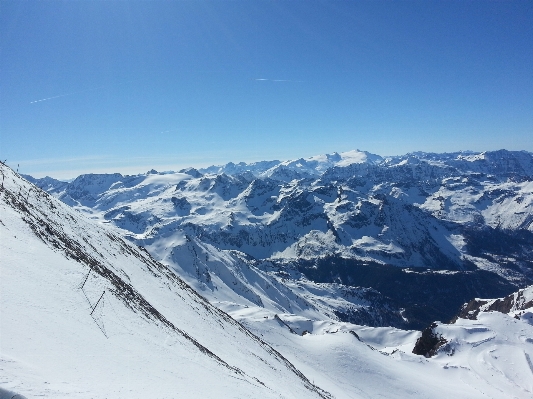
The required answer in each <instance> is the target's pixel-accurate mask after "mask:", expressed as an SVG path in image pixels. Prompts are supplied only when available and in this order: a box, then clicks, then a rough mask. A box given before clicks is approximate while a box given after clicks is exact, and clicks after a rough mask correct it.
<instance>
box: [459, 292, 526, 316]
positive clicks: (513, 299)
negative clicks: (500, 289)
mask: <svg viewBox="0 0 533 399" xmlns="http://www.w3.org/2000/svg"><path fill="white" fill-rule="evenodd" d="M526 290H527V288H526ZM524 292H525V290H520V291H518V292H514V293H512V294H510V295H507V296H506V297H504V298H499V299H477V298H476V299H472V300H471V301H470V302H468V303H465V304H464V305H463V307H462V308H461V310H460V311H459V314H458V315H457V316H455V317H454V318H453V320H452V322H455V321H456V320H457V319H458V318H461V319H469V320H477V317H478V315H479V313H481V312H500V313H509V312H511V311H520V310H526V309H530V308H533V299H529V300H528V298H526V296H525V295H524Z"/></svg>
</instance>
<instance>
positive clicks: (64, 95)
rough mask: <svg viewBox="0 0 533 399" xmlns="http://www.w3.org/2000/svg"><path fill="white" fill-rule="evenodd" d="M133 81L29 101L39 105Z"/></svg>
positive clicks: (128, 81)
mask: <svg viewBox="0 0 533 399" xmlns="http://www.w3.org/2000/svg"><path fill="white" fill-rule="evenodd" d="M133 81H134V80H126V81H124V82H121V83H117V84H113V85H103V86H97V87H91V88H89V89H84V90H77V91H73V92H71V93H65V94H60V95H58V96H52V97H46V98H41V99H40V100H34V101H30V104H35V103H40V102H43V101H48V100H54V99H56V98H61V97H67V96H73V95H75V94H80V93H86V92H88V91H94V90H101V89H105V88H108V87H114V86H118V85H122V84H126V83H130V82H133Z"/></svg>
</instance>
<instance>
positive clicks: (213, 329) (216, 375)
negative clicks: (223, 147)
mask: <svg viewBox="0 0 533 399" xmlns="http://www.w3.org/2000/svg"><path fill="white" fill-rule="evenodd" d="M0 168H1V171H2V176H3V180H2V185H1V187H0V208H1V213H0V215H1V216H0V221H1V223H0V231H1V237H2V240H1V241H0V251H1V253H2V257H1V258H0V267H1V275H2V279H1V281H0V284H1V293H2V295H1V309H2V311H1V312H2V313H1V315H2V324H1V325H0V333H1V336H2V340H1V344H0V359H1V365H2V367H1V368H0V384H1V386H0V397H1V398H4V397H9V398H13V397H14V395H16V394H19V395H18V396H16V397H21V396H20V394H22V395H24V396H26V397H28V398H30V397H34V396H46V397H54V398H62V397H64V398H66V397H68V398H92V397H113V398H134V399H135V398H144V397H156V398H180V397H183V398H191V397H192V398H194V397H202V398H216V397H229V398H250V397H267V398H268V397H276V398H279V397H282V398H310V397H335V398H371V397H372V398H373V397H383V398H405V397H411V398H428V397H433V398H436V399H440V398H449V397H452V396H453V397H455V398H465V399H466V398H469V399H471V398H474V399H476V398H487V397H488V398H503V399H505V398H529V397H531V395H532V393H533V385H532V383H531V381H532V379H531V374H532V373H533V366H532V365H531V358H532V356H533V349H532V348H533V347H532V346H531V342H530V341H531V338H529V337H532V336H533V324H532V323H531V317H530V313H529V312H524V310H527V309H529V307H528V306H529V305H527V304H529V303H530V301H531V299H532V298H531V292H530V291H531V288H528V289H527V290H523V291H520V292H518V293H516V294H513V295H512V298H513V302H512V305H511V308H510V309H511V311H512V312H515V313H516V312H522V313H520V314H519V318H515V317H514V316H513V314H503V313H500V312H488V310H489V309H485V310H487V311H483V312H482V314H480V315H479V317H478V319H477V320H465V319H460V320H458V321H457V322H456V323H455V324H454V325H443V324H442V323H438V324H437V323H436V327H435V331H434V334H437V335H438V336H439V337H441V336H442V337H445V339H446V345H448V346H446V345H444V346H443V347H442V349H441V350H440V351H438V353H437V355H436V356H433V357H431V358H426V357H424V356H419V355H415V354H412V353H411V352H412V348H413V346H414V345H415V342H416V341H417V340H418V339H419V338H420V337H421V333H419V332H417V331H406V330H399V329H396V328H392V327H368V326H364V325H355V324H352V323H348V322H341V321H339V320H338V318H336V317H335V315H334V314H332V315H331V316H332V317H331V318H327V317H326V316H325V315H324V312H326V311H327V309H330V310H331V309H333V307H334V304H335V302H336V301H339V302H342V299H343V298H344V300H345V302H344V305H346V304H347V303H355V302H359V304H361V303H363V302H364V300H366V301H369V302H371V303H373V304H374V305H376V304H377V303H378V301H383V300H384V298H383V297H381V296H380V295H379V293H377V292H376V291H373V290H363V289H350V288H349V287H346V286H343V285H340V284H325V283H324V284H321V283H314V282H312V281H310V280H308V279H306V278H305V276H304V275H301V274H298V270H297V268H293V269H290V268H289V269H287V268H283V269H280V270H277V269H276V265H275V264H274V263H272V262H269V261H267V260H263V261H261V260H254V259H251V258H250V257H247V256H246V255H244V254H243V253H242V252H238V251H230V250H224V251H221V250H218V249H214V247H212V245H211V244H206V243H203V242H202V241H200V240H199V239H196V238H191V237H187V236H184V237H183V239H184V242H183V243H177V242H171V241H164V240H154V242H153V243H152V245H153V248H152V251H153V252H154V253H162V252H159V251H162V250H163V248H165V246H166V245H168V246H169V247H172V250H174V254H173V255H174V256H176V259H177V260H176V263H173V265H174V266H176V265H180V267H181V268H182V269H181V270H178V269H176V271H178V272H180V273H183V274H184V275H185V276H189V278H190V279H191V281H195V282H196V283H197V287H199V288H202V287H203V291H202V292H206V293H211V294H210V295H213V294H212V292H213V291H214V292H217V291H221V292H222V295H226V296H228V298H227V299H228V300H226V301H219V302H218V303H216V305H217V307H218V308H223V309H225V310H226V311H227V313H224V312H222V311H220V310H219V309H217V308H216V307H213V306H211V305H210V304H209V303H208V302H207V301H206V300H205V299H204V298H202V297H201V296H199V295H198V294H197V293H196V292H195V291H194V290H192V289H191V288H190V287H189V286H188V285H187V284H186V283H184V282H183V280H181V279H180V278H179V277H178V276H177V275H176V274H175V273H174V272H173V271H172V270H171V269H170V268H168V267H167V266H165V265H163V264H162V263H159V262H157V261H156V260H154V259H153V257H152V256H151V255H150V254H149V253H148V252H146V251H145V250H143V249H142V248H138V247H136V246H135V245H132V244H131V243H128V242H127V241H125V240H123V239H122V238H121V237H120V236H119V235H117V232H120V231H121V230H119V229H117V228H116V227H114V225H113V224H111V223H101V220H99V219H96V220H92V221H91V220H89V219H87V217H86V216H85V215H83V214H81V213H80V212H79V211H77V210H74V209H72V208H70V207H68V206H66V205H65V204H62V203H61V202H59V201H58V200H56V199H55V198H53V197H52V196H50V195H48V194H46V193H45V192H44V191H41V190H40V189H38V188H37V187H35V186H33V185H32V184H30V183H28V182H27V181H24V180H23V179H21V178H20V177H19V176H18V175H17V174H15V173H14V172H13V171H12V170H10V169H9V168H6V167H4V166H3V165H2V166H0ZM142 180H143V179H141V181H142ZM100 181H101V182H103V184H104V185H106V184H108V182H106V181H105V179H101V180H100ZM112 184H115V183H112ZM87 191H88V192H90V191H89V190H87ZM93 193H94V191H93ZM80 209H82V208H80ZM168 237H170V238H172V239H175V236H173V235H169V236H168ZM155 243H157V245H159V246H160V247H158V246H156V244H155ZM175 244H176V245H175ZM178 244H179V245H178ZM178 252H179V253H178ZM204 256H206V257H207V259H205V258H204ZM211 257H213V258H212V259H211ZM200 260H205V263H203V265H202V264H200ZM239 262H241V263H239ZM203 266H205V267H206V268H205V269H202V267H203ZM397 270H402V269H399V268H397ZM198 272H199V273H198ZM191 273H198V274H197V276H196V277H195V278H192V277H191ZM226 273H227V275H226ZM404 274H406V275H408V274H411V272H409V273H404ZM208 276H210V277H208ZM235 276H239V277H240V279H241V280H239V281H240V282H241V283H242V286H241V290H240V291H239V290H236V291H232V290H229V289H228V288H227V286H228V285H233V283H235V284H236V285H239V284H241V283H240V282H239V281H237V280H233V281H232V282H231V279H233V278H234V277H235ZM225 278H229V279H230V280H224V279H225ZM217 279H218V280H217ZM262 279H263V280H262ZM223 281H226V283H227V284H222V282H223ZM200 282H202V283H200ZM276 282H277V283H276ZM266 283H268V284H271V283H272V285H270V286H267V285H266ZM210 284H212V286H213V287H214V286H215V285H216V284H219V285H217V288H212V290H213V291H211V288H210V287H211V286H210ZM250 287H260V288H261V289H259V288H258V291H252V292H248V295H249V297H248V299H247V300H248V303H245V302H244V301H243V298H244V294H245V292H246V291H245V289H246V288H250ZM262 290H264V292H272V293H269V294H268V295H267V294H262V295H260V296H259V298H257V297H254V295H253V294H254V293H256V292H262ZM238 293H240V294H238ZM291 293H292V295H294V296H292V297H291ZM341 293H342V295H341ZM297 294H298V295H297ZM283 295H284V296H283ZM276 298H278V302H279V303H283V298H285V299H286V300H287V301H288V303H287V305H286V306H289V305H290V304H292V305H291V306H292V307H295V304H299V306H300V308H299V309H296V308H295V309H294V310H295V312H294V313H291V312H287V311H285V310H284V309H280V308H278V307H276V306H279V305H278V302H276V301H275V299H276ZM298 298H303V299H306V300H307V301H308V302H307V304H306V303H305V302H303V301H299V299H298ZM320 298H322V299H321V300H320ZM365 298H366V299H365ZM258 299H261V300H262V301H263V300H264V303H263V304H259V305H258V304H255V305H254V304H253V300H256V301H257V300H258ZM266 299H270V300H271V302H268V303H267V301H266ZM235 300H238V301H240V302H235ZM321 301H322V302H321ZM350 301H351V302H350ZM497 301H498V300H493V302H491V303H496V302H497ZM501 301H503V302H509V301H508V300H507V299H506V298H502V299H501ZM488 303H489V301H487V303H486V304H488ZM320 304H322V306H323V307H322V308H320V306H319V305H320ZM341 305H342V303H341ZM381 306H383V307H386V306H388V305H387V304H386V303H382V305H381ZM313 307H314V309H313ZM374 307H375V306H374ZM374 307H367V308H365V307H364V306H362V307H360V308H357V309H359V310H360V309H366V310H368V311H369V312H370V311H372V309H374ZM489 307H490V305H489ZM305 312H308V313H307V314H305ZM228 314H229V316H228ZM391 314H394V312H392V313H391ZM516 314H518V313H516ZM516 314H514V315H515V316H516ZM230 316H231V317H230ZM259 337H260V338H259ZM448 343H449V344H448ZM304 375H305V376H306V377H307V378H306V377H305V376H304ZM315 384H316V385H315ZM319 386H320V387H321V388H322V389H321V388H318V387H319ZM326 391H327V392H326Z"/></svg>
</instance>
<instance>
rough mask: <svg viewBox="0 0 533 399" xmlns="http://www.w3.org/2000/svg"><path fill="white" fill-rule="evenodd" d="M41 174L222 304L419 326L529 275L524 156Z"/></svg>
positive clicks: (350, 155) (532, 261)
mask: <svg viewBox="0 0 533 399" xmlns="http://www.w3.org/2000/svg"><path fill="white" fill-rule="evenodd" d="M34 182H35V183H36V184H37V185H39V186H40V187H42V188H43V189H46V190H47V191H48V192H49V193H50V194H52V195H54V196H56V197H58V198H60V199H61V200H62V201H63V202H65V203H67V204H69V205H71V206H73V207H74V208H76V209H78V210H80V211H82V212H84V213H86V214H88V215H89V216H90V217H91V218H94V219H95V220H98V221H100V222H101V223H104V224H108V225H114V226H116V227H118V228H119V229H120V231H121V234H122V235H123V236H125V237H127V238H128V239H129V240H131V241H133V242H134V243H136V244H138V245H142V246H144V247H146V248H147V250H148V251H149V252H150V253H151V254H152V255H153V256H154V257H155V258H156V259H157V260H159V261H162V262H163V263H165V264H167V265H169V266H171V267H172V268H173V269H175V270H177V271H178V272H179V273H181V275H182V276H183V277H184V278H185V279H186V280H187V282H188V283H189V284H191V285H193V286H194V287H195V288H196V289H198V290H200V291H201V292H202V294H203V295H205V296H206V297H207V298H208V299H209V300H210V301H211V302H212V303H215V302H224V301H226V302H227V301H230V302H236V303H241V302H242V300H244V301H245V302H243V303H248V302H250V303H253V304H256V305H257V304H259V306H266V307H269V306H271V307H274V308H279V309H283V310H288V309H289V308H288V306H289V305H290V306H291V308H294V307H296V308H297V309H299V310H298V311H299V312H304V313H305V312H312V311H315V310H318V311H319V313H320V314H322V315H327V316H328V317H329V316H331V315H332V314H333V315H337V317H338V318H339V319H341V320H344V321H352V322H354V321H355V322H359V321H360V320H362V319H365V320H367V323H368V324H371V325H374V326H379V325H395V326H398V327H402V326H404V325H409V326H411V327H414V328H420V327H422V326H425V325H427V324H428V323H429V322H430V321H431V320H433V319H434V318H435V317H437V318H440V319H442V320H447V319H450V318H451V317H452V316H453V315H454V314H455V313H456V312H457V309H458V308H459V307H460V306H461V305H462V304H463V303H464V302H466V301H468V300H470V299H471V298H472V297H480V296H484V297H496V296H502V295H507V294H509V293H510V292H512V291H515V290H516V289H518V288H521V287H523V286H525V285H527V284H529V283H531V282H532V281H533V268H532V266H533V252H532V248H533V245H532V244H533V155H532V154H531V153H528V152H511V151H505V150H502V151H495V152H484V153H474V152H460V153H452V154H431V153H412V154H407V155H404V156H397V157H381V156H378V155H372V154H369V153H366V152H362V151H350V152H346V153H340V154H338V153H334V154H328V155H322V156H316V157H311V158H308V159H298V160H293V161H285V162H280V161H263V162H256V163H252V164H245V163H239V164H233V163H230V164H227V165H224V166H220V167H210V168H206V169H201V170H195V169H185V170H182V171H181V172H178V173H164V174H159V173H157V172H155V171H151V172H150V173H147V174H144V175H137V176H122V175H120V174H110V175H82V176H79V177H78V178H77V179H75V180H74V181H72V182H71V183H68V184H66V183H64V182H57V184H55V185H54V183H53V182H52V181H51V179H47V180H40V179H36V180H34ZM243 270H252V272H250V273H252V274H253V275H254V277H251V275H248V274H247V273H248V272H246V273H244V272H243ZM257 281H261V282H262V283H261V284H258V283H257ZM397 282H401V284H398V283H397ZM291 284H296V286H302V288H301V290H303V291H300V288H298V289H297V290H294V289H293V288H294V287H292V286H291ZM266 286H268V287H274V286H279V287H281V286H283V287H284V288H280V289H279V290H277V291H276V292H274V290H273V291H268V290H267V289H266V288H265V287H266ZM221 287H223V288H224V289H221ZM358 287H368V288H373V289H374V290H377V291H379V292H378V293H377V294H379V295H381V296H380V299H379V301H381V302H380V303H384V302H386V303H387V304H388V308H387V312H386V314H379V313H380V312H379V311H375V310H374V311H372V310H371V309H372V308H374V309H375V308H376V307H375V306H374V307H373V306H372V301H373V300H369V299H368V294H365V293H364V292H365V291H364V289H361V288H358ZM269 290H270V288H269ZM290 292H297V293H298V295H296V294H295V295H296V296H297V297H298V298H299V299H298V300H293V299H288V298H289V297H291V298H293V296H292V295H293V294H290ZM346 292H351V293H355V292H358V293H357V294H349V295H345V293H346ZM314 293H316V295H315V294H314ZM365 295H367V297H365ZM241 298H244V299H241ZM323 298H332V299H331V300H326V301H325V300H324V299H323ZM346 298H349V299H346ZM350 298H351V299H350ZM450 298H451V299H450ZM246 301H248V302H246ZM304 301H307V302H308V303H309V305H308V306H307V307H306V306H305V305H303V303H304ZM261 304H262V305H261ZM378 308H379V309H382V307H381V306H380V307H378ZM402 309H403V310H402ZM304 313H302V314H304ZM370 314H372V316H369V315H370ZM358 318H359V319H358ZM406 323H407V324H406Z"/></svg>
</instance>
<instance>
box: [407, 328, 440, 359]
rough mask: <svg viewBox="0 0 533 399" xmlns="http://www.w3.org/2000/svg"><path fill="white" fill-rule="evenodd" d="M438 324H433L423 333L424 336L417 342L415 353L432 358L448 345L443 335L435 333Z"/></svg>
mask: <svg viewBox="0 0 533 399" xmlns="http://www.w3.org/2000/svg"><path fill="white" fill-rule="evenodd" d="M436 327H437V324H436V323H432V324H431V325H430V326H429V327H427V328H425V329H424V330H423V331H422V336H421V337H420V338H418V339H417V340H416V344H415V347H414V348H413V353H414V354H415V355H421V356H425V357H432V356H435V355H436V354H437V351H438V350H439V348H440V347H441V346H443V345H445V344H446V343H447V341H446V339H444V338H443V337H442V335H440V334H438V333H436V332H435V328H436Z"/></svg>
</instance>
